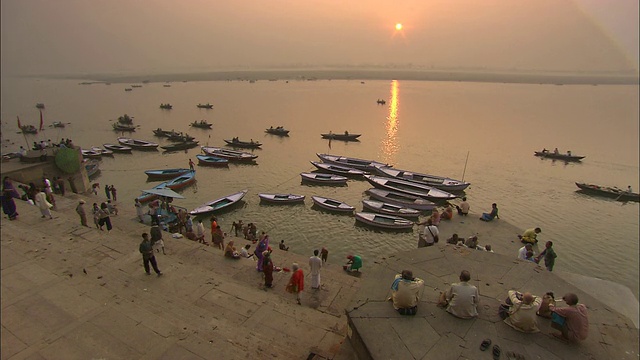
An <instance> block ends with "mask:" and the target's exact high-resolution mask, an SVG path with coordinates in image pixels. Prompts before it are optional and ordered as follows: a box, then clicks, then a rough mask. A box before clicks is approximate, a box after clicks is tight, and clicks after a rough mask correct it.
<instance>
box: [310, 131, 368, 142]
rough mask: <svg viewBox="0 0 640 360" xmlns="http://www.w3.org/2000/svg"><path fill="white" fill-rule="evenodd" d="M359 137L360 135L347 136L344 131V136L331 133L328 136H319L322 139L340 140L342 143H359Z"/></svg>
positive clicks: (347, 133)
mask: <svg viewBox="0 0 640 360" xmlns="http://www.w3.org/2000/svg"><path fill="white" fill-rule="evenodd" d="M360 135H362V134H349V132H347V131H345V132H344V134H334V133H331V132H330V133H328V134H320V136H322V138H323V139H330V140H342V141H360V140H358V138H359V137H360Z"/></svg>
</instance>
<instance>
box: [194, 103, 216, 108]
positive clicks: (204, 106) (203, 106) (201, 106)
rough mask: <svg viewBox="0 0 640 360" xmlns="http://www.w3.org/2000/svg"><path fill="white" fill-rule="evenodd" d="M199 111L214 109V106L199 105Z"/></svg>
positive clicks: (207, 104)
mask: <svg viewBox="0 0 640 360" xmlns="http://www.w3.org/2000/svg"><path fill="white" fill-rule="evenodd" d="M196 106H197V107H198V108H199V109H213V105H211V104H209V103H206V104H198V105H196Z"/></svg>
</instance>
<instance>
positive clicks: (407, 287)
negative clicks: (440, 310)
mask: <svg viewBox="0 0 640 360" xmlns="http://www.w3.org/2000/svg"><path fill="white" fill-rule="evenodd" d="M423 289H424V280H422V279H420V278H416V277H413V272H411V270H402V274H397V275H396V278H395V279H394V280H393V283H392V284H391V297H390V298H389V300H392V301H393V308H394V309H396V310H397V311H398V313H400V314H401V315H415V314H416V312H418V302H420V297H421V296H422V291H423Z"/></svg>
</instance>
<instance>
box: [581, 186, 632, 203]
mask: <svg viewBox="0 0 640 360" xmlns="http://www.w3.org/2000/svg"><path fill="white" fill-rule="evenodd" d="M576 186H577V187H578V188H580V190H581V191H582V192H584V193H585V194H589V195H598V196H605V197H608V198H613V199H616V200H618V201H635V202H640V194H638V193H634V192H632V191H629V190H622V189H619V188H617V187H608V186H600V185H594V184H586V183H578V182H577V183H576Z"/></svg>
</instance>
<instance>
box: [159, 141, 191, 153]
mask: <svg viewBox="0 0 640 360" xmlns="http://www.w3.org/2000/svg"><path fill="white" fill-rule="evenodd" d="M197 146H198V142H197V141H183V142H179V143H175V144H171V145H164V146H160V147H161V148H162V150H164V151H178V150H187V149H193V148H194V147H197Z"/></svg>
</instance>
